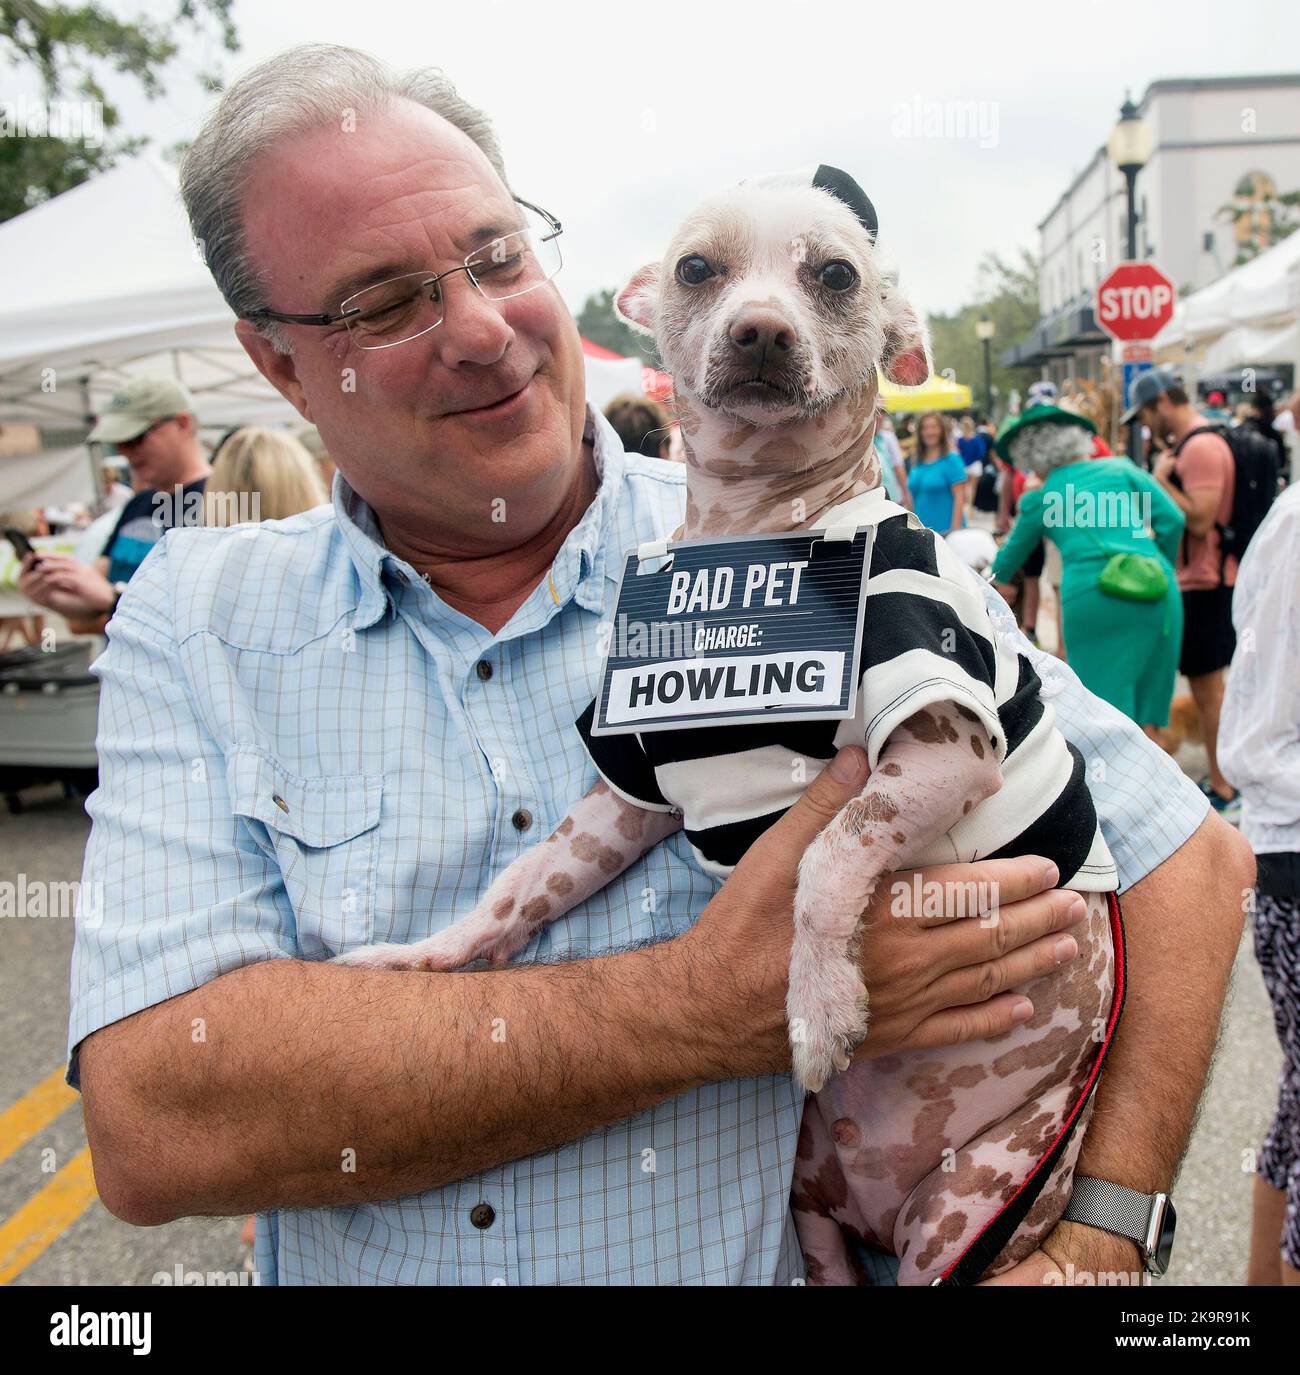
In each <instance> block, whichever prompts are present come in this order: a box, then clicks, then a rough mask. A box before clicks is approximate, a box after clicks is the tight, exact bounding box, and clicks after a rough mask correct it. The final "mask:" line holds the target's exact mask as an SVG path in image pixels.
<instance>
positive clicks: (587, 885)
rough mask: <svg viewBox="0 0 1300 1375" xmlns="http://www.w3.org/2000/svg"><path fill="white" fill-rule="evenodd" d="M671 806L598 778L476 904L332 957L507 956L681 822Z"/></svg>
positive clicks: (383, 964) (404, 963) (363, 963)
mask: <svg viewBox="0 0 1300 1375" xmlns="http://www.w3.org/2000/svg"><path fill="white" fill-rule="evenodd" d="M681 824H682V823H681V818H680V817H679V816H675V815H673V814H672V813H670V812H648V811H645V810H643V809H642V808H641V807H634V806H633V805H632V804H631V803H630V802H626V801H624V799H623V798H621V797H619V796H618V794H617V793H615V792H613V791H611V790H610V787H609V785H608V784H607V783H606V782H605V781H604V780H603V779H598V780H597V781H596V784H595V786H594V787H593V788H592V789H591V791H590V792H589V793H587V795H586V796H585V797H584V798H583V799H582V800H581V801H580V802H579V803H578V804H577V805H576V806H575V807H574V808H573V810H572V811H570V813H569V814H568V816H566V817H565V818H564V820H563V821H561V822H560V824H559V825H558V826H557V827H556V828H555V830H553V831H552V832H551V834H550V835H549V836H547V837H546V839H545V840H544V841H543V842H542V843H541V844H540V845H537V846H534V847H533V849H531V850H529V851H528V852H527V853H526V854H523V855H520V857H519V858H518V859H517V860H516V861H515V862H514V863H513V864H511V865H510V866H509V867H508V868H507V869H505V870H504V871H503V872H502V873H501V874H500V875H499V876H498V877H497V878H496V880H495V881H494V882H493V883H492V884H491V885H490V886H489V887H488V889H487V891H486V892H485V893H484V894H483V896H482V897H481V898H480V899H479V901H478V903H477V904H476V905H475V907H474V909H473V910H472V911H471V912H469V913H468V914H467V915H466V916H464V917H462V918H461V919H460V920H459V921H458V922H456V923H454V924H453V925H452V926H447V927H444V928H443V929H442V930H441V931H439V932H438V933H437V934H436V935H433V936H430V937H428V938H427V939H426V940H422V941H418V942H416V943H415V944H413V945H365V946H359V947H358V948H357V949H356V950H349V951H348V952H347V953H346V954H344V955H340V956H339V957H338V958H337V959H336V960H335V961H334V963H336V964H346V965H351V966H353V967H354V968H358V969H424V970H447V969H459V968H460V967H461V966H462V965H465V964H469V963H470V962H471V961H473V960H489V961H491V963H492V964H493V965H495V966H500V965H503V964H505V962H506V961H507V960H508V959H509V958H510V956H511V955H513V954H514V953H515V952H516V951H518V950H522V949H523V948H524V946H525V945H527V944H528V942H529V941H530V940H532V938H533V937H534V936H535V935H536V934H537V932H538V931H539V930H540V929H541V928H542V927H543V926H545V925H547V924H548V923H550V922H553V921H554V920H555V919H556V918H557V917H561V916H563V915H564V913H566V912H569V911H572V910H573V908H575V907H577V906H578V904H579V903H583V902H586V900H587V899H588V898H589V897H590V896H591V895H592V894H593V893H598V892H599V891H600V890H601V889H602V888H603V887H604V886H605V885H606V884H607V883H608V882H609V881H610V879H612V878H614V877H615V876H616V875H618V874H621V873H622V872H623V870H624V869H626V868H627V867H628V865H629V864H632V863H633V862H634V861H635V860H638V859H640V858H641V856H642V855H643V854H645V852H646V851H647V850H649V849H651V848H652V847H653V846H655V845H658V844H659V842H660V841H661V840H665V839H666V838H667V837H668V836H670V835H672V833H673V832H674V831H676V830H679V829H680V827H681Z"/></svg>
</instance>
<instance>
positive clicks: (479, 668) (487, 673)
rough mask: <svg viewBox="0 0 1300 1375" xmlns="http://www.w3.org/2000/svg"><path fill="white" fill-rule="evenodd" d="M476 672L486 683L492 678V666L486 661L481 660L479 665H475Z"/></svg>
mask: <svg viewBox="0 0 1300 1375" xmlns="http://www.w3.org/2000/svg"><path fill="white" fill-rule="evenodd" d="M474 672H475V673H477V674H478V676H479V678H480V679H481V680H482V681H483V682H485V683H486V682H487V680H488V679H489V678H490V677H491V676H492V665H491V664H490V663H488V661H487V660H486V659H480V660H479V661H478V663H476V664H475V665H474Z"/></svg>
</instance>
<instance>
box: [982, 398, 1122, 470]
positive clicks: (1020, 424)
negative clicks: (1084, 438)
mask: <svg viewBox="0 0 1300 1375" xmlns="http://www.w3.org/2000/svg"><path fill="white" fill-rule="evenodd" d="M1031 425H1078V426H1079V427H1080V428H1081V429H1084V430H1089V431H1091V432H1092V433H1093V434H1096V433H1097V427H1096V425H1094V424H1093V423H1092V421H1091V420H1089V419H1088V417H1087V416H1086V415H1080V414H1079V412H1078V411H1067V410H1065V409H1064V408H1063V407H1061V406H1030V408H1029V409H1028V410H1027V411H1022V412H1021V413H1020V414H1019V415H1018V416H1016V418H1015V419H1014V420H1012V421H1009V422H1008V423H1007V424H1006V425H1004V426H1003V427H1002V429H1001V430H1000V431H999V433H998V437H997V439H995V440H994V441H993V445H994V448H996V449H997V451H998V456H999V457H1000V458H1003V459H1005V460H1006V461H1007V462H1008V463H1010V462H1011V441H1012V440H1013V439H1014V438H1015V437H1016V436H1017V435H1018V434H1019V433H1020V432H1021V431H1022V430H1027V429H1028V428H1029V427H1030V426H1031Z"/></svg>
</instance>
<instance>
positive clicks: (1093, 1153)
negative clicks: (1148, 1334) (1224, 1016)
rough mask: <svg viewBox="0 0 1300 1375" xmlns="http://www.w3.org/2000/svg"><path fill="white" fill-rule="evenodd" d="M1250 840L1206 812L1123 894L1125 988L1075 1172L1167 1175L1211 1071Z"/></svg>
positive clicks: (1148, 1183)
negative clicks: (1198, 824) (1180, 841)
mask: <svg viewBox="0 0 1300 1375" xmlns="http://www.w3.org/2000/svg"><path fill="white" fill-rule="evenodd" d="M1254 876H1255V861H1254V857H1253V856H1252V854H1251V852H1250V847H1249V846H1248V845H1247V844H1246V842H1245V841H1244V840H1242V838H1241V837H1240V836H1239V835H1238V834H1237V832H1236V831H1234V830H1233V829H1232V827H1230V826H1229V825H1228V824H1227V823H1226V822H1224V821H1222V820H1220V819H1219V818H1218V817H1215V816H1213V815H1211V816H1210V817H1208V818H1207V819H1206V820H1205V821H1204V822H1203V823H1202V825H1201V827H1200V829H1199V830H1197V831H1196V832H1195V834H1193V835H1192V836H1191V838H1190V839H1189V840H1188V841H1187V842H1186V843H1185V844H1184V845H1183V846H1182V847H1181V849H1179V850H1177V851H1176V852H1175V853H1174V854H1173V855H1171V856H1170V857H1169V858H1168V859H1167V860H1166V861H1165V862H1164V863H1163V864H1161V865H1160V866H1159V867H1158V868H1157V869H1154V870H1153V871H1152V872H1151V873H1150V874H1148V875H1147V876H1146V877H1145V878H1144V879H1142V880H1141V881H1140V882H1138V883H1135V884H1134V885H1133V887H1132V888H1131V889H1130V890H1129V891H1128V892H1127V893H1125V894H1124V896H1123V897H1122V898H1121V905H1122V908H1123V913H1124V932H1125V944H1126V946H1127V951H1128V997H1127V1000H1126V1002H1125V1005H1124V1015H1123V1016H1122V1017H1121V1019H1120V1024H1119V1028H1118V1030H1117V1032H1116V1036H1115V1044H1114V1045H1113V1047H1112V1048H1111V1053H1110V1057H1109V1059H1108V1060H1107V1062H1106V1070H1105V1073H1104V1074H1103V1075H1102V1078H1101V1082H1100V1084H1099V1085H1098V1086H1097V1099H1096V1107H1095V1108H1094V1110H1093V1116H1092V1123H1091V1125H1090V1126H1089V1128H1088V1133H1087V1135H1086V1136H1085V1137H1084V1139H1083V1146H1082V1148H1081V1151H1080V1155H1079V1163H1078V1167H1077V1172H1078V1173H1079V1174H1085V1175H1092V1176H1095V1177H1096V1178H1100V1179H1110V1180H1114V1181H1115V1182H1116V1183H1120V1184H1127V1185H1128V1186H1129V1187H1130V1188H1134V1189H1140V1190H1142V1192H1144V1193H1151V1192H1154V1191H1155V1190H1168V1189H1169V1187H1170V1186H1171V1184H1172V1183H1173V1180H1174V1176H1175V1174H1176V1173H1177V1170H1178V1166H1179V1163H1180V1162H1181V1160H1182V1156H1183V1151H1184V1149H1185V1148H1186V1145H1187V1139H1188V1137H1189V1136H1190V1135H1191V1130H1192V1123H1193V1119H1194V1117H1195V1115H1196V1106H1197V1103H1198V1102H1199V1101H1200V1097H1201V1091H1202V1089H1203V1088H1204V1086H1205V1080H1206V1077H1207V1075H1208V1074H1209V1070H1210V1062H1211V1059H1212V1058H1213V1054H1214V1046H1215V1040H1216V1037H1217V1034H1218V1028H1219V1016H1220V1013H1221V1011H1222V1008H1223V1002H1224V998H1225V996H1226V993H1227V987H1228V980H1229V978H1230V977H1231V973H1232V964H1233V960H1234V958H1235V956H1236V953H1237V946H1238V944H1239V943H1240V940H1241V930H1242V924H1243V922H1244V919H1245V895H1246V893H1247V892H1248V891H1249V890H1250V888H1251V887H1252V885H1253V884H1254Z"/></svg>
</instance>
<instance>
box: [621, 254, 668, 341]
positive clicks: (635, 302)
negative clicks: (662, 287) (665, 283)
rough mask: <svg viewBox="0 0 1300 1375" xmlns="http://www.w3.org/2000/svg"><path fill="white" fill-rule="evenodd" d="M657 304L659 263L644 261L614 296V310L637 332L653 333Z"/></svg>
mask: <svg viewBox="0 0 1300 1375" xmlns="http://www.w3.org/2000/svg"><path fill="white" fill-rule="evenodd" d="M658 304H659V264H658V263H646V265H645V266H644V267H638V268H637V270H636V271H635V272H634V273H633V274H632V275H631V277H629V278H628V281H627V285H626V286H624V287H623V289H622V290H621V291H620V292H619V293H618V295H617V297H615V299H614V311H615V313H616V314H617V315H619V316H620V317H621V318H622V319H624V320H626V321H627V323H628V324H629V325H631V326H632V328H633V329H634V330H636V331H638V333H641V334H649V335H653V334H654V319H655V307H656V306H657V305H658Z"/></svg>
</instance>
